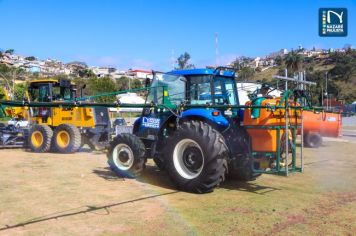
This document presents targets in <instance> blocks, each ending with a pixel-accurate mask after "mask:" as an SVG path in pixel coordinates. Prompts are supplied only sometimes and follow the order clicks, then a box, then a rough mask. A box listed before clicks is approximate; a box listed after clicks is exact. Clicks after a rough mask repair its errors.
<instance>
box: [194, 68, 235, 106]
mask: <svg viewBox="0 0 356 236" xmlns="http://www.w3.org/2000/svg"><path fill="white" fill-rule="evenodd" d="M211 79H212V80H213V83H211ZM188 81H189V90H188V97H189V101H190V104H193V105H197V104H216V105H238V100H237V96H236V92H235V91H236V88H235V80H234V79H233V78H228V77H222V76H214V77H212V76H210V75H194V76H190V77H189V79H188ZM211 85H213V88H212V87H211ZM212 93H213V94H214V95H213V96H212V95H211V94H212Z"/></svg>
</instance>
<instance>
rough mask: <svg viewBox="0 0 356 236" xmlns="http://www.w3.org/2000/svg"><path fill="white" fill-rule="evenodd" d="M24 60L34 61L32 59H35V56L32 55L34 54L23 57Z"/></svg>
mask: <svg viewBox="0 0 356 236" xmlns="http://www.w3.org/2000/svg"><path fill="white" fill-rule="evenodd" d="M25 60H27V61H34V60H36V57H34V56H29V57H25Z"/></svg>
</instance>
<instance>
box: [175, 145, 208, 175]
mask: <svg viewBox="0 0 356 236" xmlns="http://www.w3.org/2000/svg"><path fill="white" fill-rule="evenodd" d="M173 164H174V167H175V169H176V170H177V172H178V174H179V175H180V176H182V177H183V178H185V179H194V178H196V177H197V176H199V175H200V173H201V172H202V170H203V167H204V155H203V151H202V149H201V147H200V146H199V144H198V143H197V142H195V141H194V140H192V139H182V140H181V141H179V142H178V143H177V144H176V146H175V147H174V151H173Z"/></svg>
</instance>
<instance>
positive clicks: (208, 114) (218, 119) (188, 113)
mask: <svg viewBox="0 0 356 236" xmlns="http://www.w3.org/2000/svg"><path fill="white" fill-rule="evenodd" d="M214 112H218V115H213V113H214ZM189 118H199V119H201V120H207V121H208V122H209V123H213V124H215V125H218V126H223V127H228V126H229V121H228V120H227V119H226V118H225V117H224V116H223V115H222V113H221V111H219V110H216V109H212V108H207V109H204V108H194V109H189V110H185V111H183V112H182V114H181V117H180V119H189Z"/></svg>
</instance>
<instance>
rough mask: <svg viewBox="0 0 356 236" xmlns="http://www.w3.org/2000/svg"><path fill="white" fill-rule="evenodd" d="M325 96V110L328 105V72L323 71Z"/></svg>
mask: <svg viewBox="0 0 356 236" xmlns="http://www.w3.org/2000/svg"><path fill="white" fill-rule="evenodd" d="M325 96H326V110H328V107H329V99H328V72H325Z"/></svg>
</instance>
